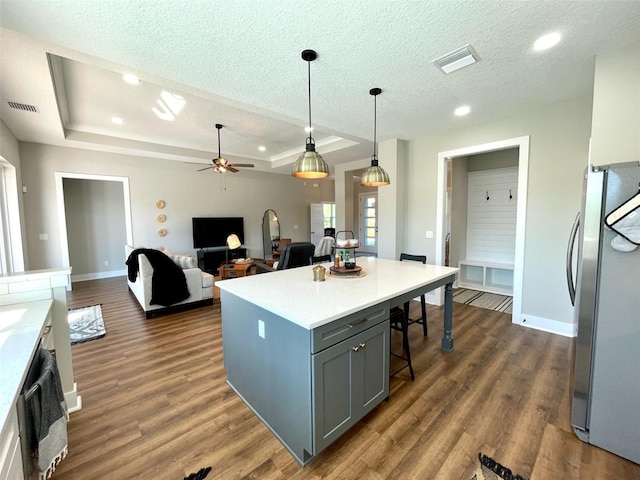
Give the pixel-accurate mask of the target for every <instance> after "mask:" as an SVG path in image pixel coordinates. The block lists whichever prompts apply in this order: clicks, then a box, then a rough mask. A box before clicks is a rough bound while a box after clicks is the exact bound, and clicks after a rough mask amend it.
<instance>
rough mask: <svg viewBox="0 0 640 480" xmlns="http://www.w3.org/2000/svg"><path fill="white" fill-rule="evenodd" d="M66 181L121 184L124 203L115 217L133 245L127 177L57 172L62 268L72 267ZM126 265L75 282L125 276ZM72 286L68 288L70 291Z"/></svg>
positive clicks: (129, 242) (127, 241)
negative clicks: (118, 219) (120, 221)
mask: <svg viewBox="0 0 640 480" xmlns="http://www.w3.org/2000/svg"><path fill="white" fill-rule="evenodd" d="M65 179H67V180H69V179H75V180H92V181H98V182H116V183H119V184H121V192H122V193H121V195H122V203H121V204H120V205H121V207H120V209H121V213H119V212H116V213H115V215H116V216H118V217H120V218H121V220H123V221H124V226H125V236H126V243H128V244H130V245H133V229H132V220H131V200H130V193H129V179H128V178H127V177H114V176H108V175H90V174H82V173H67V172H56V174H55V180H56V199H57V207H58V222H59V225H58V228H59V231H60V248H61V254H62V266H63V267H70V266H71V261H70V255H69V232H68V227H69V222H68V219H67V209H66V208H65ZM91 216H92V217H95V216H96V214H95V213H92V214H91ZM92 221H93V222H96V221H99V219H95V218H92ZM121 248H122V251H123V254H124V245H122V246H121ZM124 271H125V270H124V264H123V265H122V268H121V269H119V270H116V271H107V272H104V273H101V274H100V273H99V274H91V275H82V276H74V280H88V279H90V278H105V277H109V276H116V275H124V273H123V272H124ZM70 287H71V286H70V285H68V288H69V289H70Z"/></svg>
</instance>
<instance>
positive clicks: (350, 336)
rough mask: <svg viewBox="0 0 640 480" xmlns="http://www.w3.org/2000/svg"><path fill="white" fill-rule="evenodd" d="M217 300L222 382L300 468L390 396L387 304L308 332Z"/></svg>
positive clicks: (229, 297) (225, 296)
mask: <svg viewBox="0 0 640 480" xmlns="http://www.w3.org/2000/svg"><path fill="white" fill-rule="evenodd" d="M240 281H241V280H240ZM221 294H222V299H221V300H222V301H221V304H222V336H223V339H224V365H225V369H226V370H227V383H228V384H229V386H231V388H233V389H234V391H235V392H236V393H238V395H240V397H241V398H242V399H243V400H244V401H245V402H246V403H247V405H249V407H250V408H251V409H252V410H253V411H254V412H255V413H256V414H257V415H258V416H259V417H260V419H261V420H262V421H263V422H264V423H265V425H266V426H267V427H268V428H269V429H270V430H271V431H272V432H273V433H274V434H275V435H276V436H277V437H278V439H279V440H280V441H281V442H282V444H283V445H284V446H285V447H286V448H287V450H289V452H291V454H292V455H293V456H294V457H295V458H296V460H297V461H298V462H300V464H301V465H306V464H307V463H309V462H310V461H311V460H312V459H313V458H314V457H315V456H317V455H318V454H319V453H320V452H321V451H322V450H323V449H324V448H326V447H327V446H328V445H329V444H330V443H332V442H333V441H334V440H336V439H337V438H338V437H339V436H340V435H341V434H342V433H344V432H345V431H347V430H348V429H349V428H350V427H351V426H353V425H354V424H355V423H356V422H358V420H360V419H361V418H362V417H363V416H364V415H365V414H366V413H368V412H369V411H370V410H372V409H373V408H374V407H375V406H376V405H378V404H379V403H380V402H382V401H383V400H384V399H385V398H386V397H387V396H388V395H389V303H388V302H382V303H380V304H378V305H374V306H372V307H368V308H365V309H363V310H360V311H359V312H356V313H353V314H350V315H347V316H345V317H343V318H339V319H337V320H334V321H332V322H329V323H327V324H324V325H322V326H320V327H318V328H315V329H313V330H309V329H305V328H303V327H301V326H299V325H296V324H295V323H293V322H290V321H289V320H286V319H285V318H282V317H281V316H279V315H277V314H275V313H273V312H270V311H268V310H265V309H264V308H262V307H259V306H257V305H255V304H253V303H251V302H248V301H247V300H245V299H243V298H240V297H238V296H235V295H233V294H230V293H229V292H226V291H225V290H221ZM362 345H363V346H362Z"/></svg>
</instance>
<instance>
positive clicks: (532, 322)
mask: <svg viewBox="0 0 640 480" xmlns="http://www.w3.org/2000/svg"><path fill="white" fill-rule="evenodd" d="M513 323H517V324H518V325H522V326H523V327H529V328H535V329H536V330H542V331H544V332H549V333H555V334H556V335H562V336H563V337H575V336H576V335H577V333H578V327H577V326H576V325H574V324H573V323H567V322H560V321H558V320H551V319H549V318H543V317H536V316H534V315H528V314H526V313H523V314H522V316H521V317H520V320H519V321H518V320H517V319H515V318H514V319H513Z"/></svg>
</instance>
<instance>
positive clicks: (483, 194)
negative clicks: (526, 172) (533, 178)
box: [467, 167, 518, 263]
mask: <svg viewBox="0 0 640 480" xmlns="http://www.w3.org/2000/svg"><path fill="white" fill-rule="evenodd" d="M468 178H469V196H468V210H467V259H469V260H483V261H487V262H504V263H514V259H515V243H516V213H517V212H516V210H517V198H518V197H517V193H518V167H512V168H498V169H494V170H483V171H478V172H469V174H468ZM510 196H511V198H509V197H510ZM487 197H489V198H488V199H487Z"/></svg>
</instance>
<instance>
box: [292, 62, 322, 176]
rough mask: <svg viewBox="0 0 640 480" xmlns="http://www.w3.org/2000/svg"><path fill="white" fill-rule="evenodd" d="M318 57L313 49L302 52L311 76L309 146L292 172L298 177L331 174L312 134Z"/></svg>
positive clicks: (309, 76)
mask: <svg viewBox="0 0 640 480" xmlns="http://www.w3.org/2000/svg"><path fill="white" fill-rule="evenodd" d="M317 57H318V55H317V54H316V52H315V51H313V50H304V51H303V52H302V59H303V60H304V61H305V62H307V68H308V78H309V136H308V137H307V147H306V149H305V151H304V152H303V153H302V154H301V155H300V156H299V157H298V160H296V163H295V164H294V166H293V172H292V173H291V175H292V176H294V177H298V178H325V177H328V176H329V166H328V165H327V162H325V161H324V159H323V158H322V155H320V154H319V153H318V152H316V142H315V141H314V140H313V137H312V136H311V62H313V61H314V60H315V59H316V58H317Z"/></svg>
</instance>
